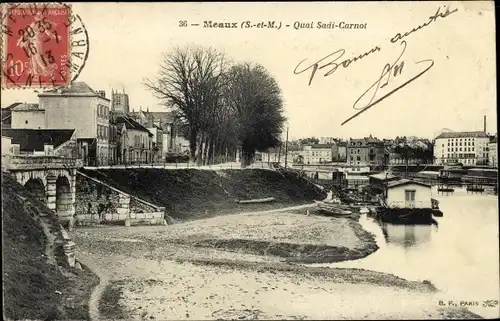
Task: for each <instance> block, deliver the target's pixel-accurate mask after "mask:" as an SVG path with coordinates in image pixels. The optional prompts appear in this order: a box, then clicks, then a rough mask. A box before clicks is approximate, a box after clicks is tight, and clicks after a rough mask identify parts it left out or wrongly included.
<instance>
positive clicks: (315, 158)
mask: <svg viewBox="0 0 500 321" xmlns="http://www.w3.org/2000/svg"><path fill="white" fill-rule="evenodd" d="M302 156H303V159H304V164H323V163H330V162H332V161H333V145H331V144H314V145H305V146H304V148H303V150H302Z"/></svg>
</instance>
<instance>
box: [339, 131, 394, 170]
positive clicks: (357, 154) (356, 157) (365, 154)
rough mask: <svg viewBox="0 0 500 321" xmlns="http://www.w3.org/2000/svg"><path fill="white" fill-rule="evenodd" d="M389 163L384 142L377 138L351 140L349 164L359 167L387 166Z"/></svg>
mask: <svg viewBox="0 0 500 321" xmlns="http://www.w3.org/2000/svg"><path fill="white" fill-rule="evenodd" d="M387 163H388V153H386V150H385V147H384V142H383V141H380V140H378V139H377V138H373V137H372V136H371V135H370V137H365V138H361V139H352V138H351V139H350V140H349V142H348V144H347V164H349V165H358V166H370V167H376V166H385V165H387Z"/></svg>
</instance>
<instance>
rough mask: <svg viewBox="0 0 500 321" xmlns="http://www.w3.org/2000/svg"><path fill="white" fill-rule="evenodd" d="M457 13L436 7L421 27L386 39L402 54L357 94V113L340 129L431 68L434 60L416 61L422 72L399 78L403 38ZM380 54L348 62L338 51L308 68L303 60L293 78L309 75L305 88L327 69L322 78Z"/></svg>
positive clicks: (355, 58)
mask: <svg viewBox="0 0 500 321" xmlns="http://www.w3.org/2000/svg"><path fill="white" fill-rule="evenodd" d="M457 11H458V9H453V10H450V8H449V7H448V6H447V7H446V8H445V9H443V8H442V7H438V9H437V11H436V12H435V13H434V14H433V15H431V16H429V19H428V21H426V22H425V23H423V24H421V25H419V26H417V27H415V28H413V29H412V30H410V31H407V32H404V33H396V35H394V36H393V37H392V38H390V42H391V43H397V42H400V43H401V45H402V46H403V49H402V52H401V54H400V55H399V57H398V58H397V59H396V61H394V62H393V63H392V64H391V63H387V64H386V65H385V66H384V67H383V69H382V72H381V75H380V76H379V77H378V78H377V79H376V81H375V82H374V83H373V84H372V85H371V86H370V87H369V88H368V89H367V90H366V91H364V92H363V94H361V96H360V97H359V98H358V99H357V100H356V101H355V102H354V104H353V109H355V110H358V112H357V113H356V114H354V115H353V116H351V117H349V118H348V119H347V120H345V121H344V122H342V124H341V125H344V124H346V123H347V122H349V121H351V120H352V119H354V118H356V117H357V116H359V115H361V114H362V113H364V112H365V111H367V110H368V109H370V108H371V107H373V106H375V105H376V104H378V103H380V102H381V101H383V100H384V99H385V98H387V97H389V96H391V95H392V94H394V93H395V92H397V91H398V90H400V89H402V88H403V87H405V86H407V85H409V84H410V83H412V82H413V81H415V80H416V79H418V78H419V77H421V76H422V75H423V74H425V73H426V72H428V71H429V70H430V69H431V68H432V66H433V65H434V60H432V59H423V60H420V61H417V62H416V63H415V64H416V65H421V66H422V68H421V69H420V70H419V72H418V73H416V74H413V75H412V74H409V75H406V74H403V70H404V66H405V61H404V60H402V56H403V54H404V52H405V50H406V47H407V41H406V40H405V38H406V37H408V36H409V35H411V34H412V33H414V32H416V31H418V30H421V29H423V28H425V27H427V26H429V25H430V24H432V23H433V22H436V20H438V18H441V19H444V18H446V17H448V16H450V15H452V14H453V13H455V12H457ZM380 51H382V47H381V46H374V47H373V48H372V49H370V50H368V51H366V52H364V53H362V54H360V55H357V56H355V57H351V58H344V55H345V50H344V49H339V50H337V51H334V52H332V53H330V54H328V55H326V56H325V57H323V58H321V59H319V60H317V61H315V62H314V63H312V64H305V62H306V61H307V59H304V60H302V61H300V62H299V63H298V64H297V66H295V69H294V71H293V72H294V74H295V75H299V74H303V73H305V72H308V74H309V83H308V85H309V86H311V84H312V82H313V79H315V76H316V74H317V72H318V71H320V70H322V69H325V68H327V69H326V70H327V71H326V72H325V73H324V77H327V76H330V75H332V74H334V73H335V72H336V71H337V70H338V69H339V67H342V68H343V69H347V68H348V67H349V66H351V64H352V63H354V62H359V61H360V60H363V59H365V58H367V57H368V56H372V55H373V54H375V53H377V52H380ZM396 78H400V79H406V80H405V81H404V82H403V83H402V84H400V85H398V86H396V87H395V88H392V89H390V87H391V85H392V84H393V81H392V80H393V79H396ZM384 88H385V89H386V92H385V93H383V94H380V93H381V92H384V91H383V90H382V89H384ZM368 98H369V99H368ZM365 99H368V102H367V103H364V104H362V103H360V102H361V101H362V100H365Z"/></svg>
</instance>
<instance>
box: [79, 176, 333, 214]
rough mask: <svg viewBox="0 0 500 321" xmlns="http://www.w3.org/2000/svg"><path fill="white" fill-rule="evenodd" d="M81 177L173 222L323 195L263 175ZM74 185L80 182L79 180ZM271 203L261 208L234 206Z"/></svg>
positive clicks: (294, 180) (292, 180) (300, 183)
mask: <svg viewBox="0 0 500 321" xmlns="http://www.w3.org/2000/svg"><path fill="white" fill-rule="evenodd" d="M82 172H83V173H85V174H87V175H89V176H91V177H94V178H96V179H99V180H101V181H103V182H106V183H107V184H109V185H111V186H113V187H116V188H118V189H120V190H123V191H125V192H127V193H130V194H132V195H135V196H137V197H139V198H141V199H143V200H145V201H148V202H151V203H153V204H156V205H158V206H164V207H165V208H166V210H167V213H168V215H170V216H172V217H173V218H174V219H177V220H191V219H199V218H205V217H211V216H216V215H220V214H229V213H240V212H248V211H255V210H268V209H274V208H281V207H286V206H292V205H298V204H305V203H309V202H312V201H313V200H317V199H323V198H324V197H326V194H325V193H324V192H322V191H320V190H319V189H318V188H317V187H315V186H314V185H311V184H308V182H307V181H305V180H304V179H302V178H298V177H296V176H295V175H292V174H289V173H283V174H282V173H278V172H275V171H270V170H263V169H245V170H218V171H211V170H197V169H156V168H134V169H101V170H88V169H86V170H82ZM78 179H82V177H79V178H78ZM267 197H274V198H275V201H274V202H272V203H265V204H238V203H236V201H237V200H250V199H260V198H267Z"/></svg>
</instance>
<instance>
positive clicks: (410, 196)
mask: <svg viewBox="0 0 500 321" xmlns="http://www.w3.org/2000/svg"><path fill="white" fill-rule="evenodd" d="M415 193H416V191H415V190H405V201H415Z"/></svg>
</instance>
